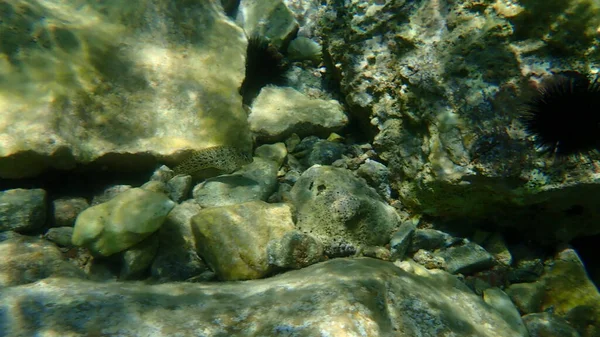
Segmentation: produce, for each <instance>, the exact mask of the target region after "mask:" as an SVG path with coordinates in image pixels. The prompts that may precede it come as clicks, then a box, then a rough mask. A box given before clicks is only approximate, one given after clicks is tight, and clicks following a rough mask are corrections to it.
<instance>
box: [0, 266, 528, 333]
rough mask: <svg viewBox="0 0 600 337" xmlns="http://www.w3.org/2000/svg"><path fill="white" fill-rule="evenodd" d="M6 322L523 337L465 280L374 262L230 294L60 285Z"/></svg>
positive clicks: (314, 270)
mask: <svg viewBox="0 0 600 337" xmlns="http://www.w3.org/2000/svg"><path fill="white" fill-rule="evenodd" d="M0 312H3V313H4V315H0V329H1V330H0V335H3V336H35V335H38V334H40V333H42V332H47V331H52V332H53V333H54V334H56V335H57V336H59V335H60V336H73V337H83V336H89V335H90V334H92V333H96V334H101V335H105V336H117V335H119V336H147V337H159V336H165V335H170V336H179V337H188V336H189V337H192V336H194V337H197V336H238V337H245V336H255V337H258V336H296V337H314V336H356V337H358V336H369V337H414V336H419V335H426V336H464V337H520V336H522V335H520V334H519V333H518V332H517V331H515V330H513V328H512V327H511V325H509V324H507V323H506V321H504V319H503V318H502V317H501V316H500V315H498V313H497V312H496V311H495V310H494V309H492V308H491V307H490V306H488V305H486V304H485V303H484V302H483V301H482V300H481V298H479V297H478V296H476V295H474V294H473V293H472V292H471V291H470V290H469V289H468V288H466V287H465V286H464V285H463V284H462V283H461V282H460V281H458V280H457V279H456V278H455V277H453V276H451V275H448V274H447V273H444V272H441V273H430V274H427V275H415V274H412V273H409V272H406V271H404V270H402V269H400V268H398V267H396V266H394V265H393V264H392V263H389V262H383V261H379V260H375V259H369V258H359V259H334V260H331V261H328V262H324V263H319V264H316V265H313V266H310V267H308V268H305V269H301V270H298V271H292V272H288V273H285V274H283V275H279V276H276V277H273V278H269V279H266V280H256V281H247V282H232V283H224V284H190V283H185V284H184V283H172V284H163V285H154V286H151V285H145V284H142V283H111V282H109V283H94V282H89V281H80V280H73V279H68V278H52V279H47V280H43V281H40V282H37V283H34V284H31V285H23V286H17V287H11V288H6V289H4V290H3V291H2V292H1V293H0ZM23 313H27V314H23Z"/></svg>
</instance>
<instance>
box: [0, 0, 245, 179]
mask: <svg viewBox="0 0 600 337" xmlns="http://www.w3.org/2000/svg"><path fill="white" fill-rule="evenodd" d="M0 6H1V7H0V12H2V13H9V14H10V15H6V16H4V15H3V19H2V21H0V36H3V37H9V38H2V39H1V41H0V178H21V177H27V176H33V175H36V174H38V173H40V172H42V171H43V170H45V169H46V168H49V167H52V168H59V169H69V168H72V167H74V166H75V165H76V164H79V163H83V164H88V163H93V164H96V165H97V166H99V167H103V166H105V167H106V168H109V169H110V168H119V169H125V168H127V169H148V168H151V167H153V166H155V164H156V161H157V160H158V159H167V160H168V159H179V158H175V157H174V156H175V152H176V151H178V150H181V149H182V148H192V149H202V148H206V147H209V146H213V145H223V144H225V145H231V146H236V147H241V148H243V149H246V148H249V146H250V144H251V142H250V137H249V131H248V128H247V125H246V114H245V112H244V111H243V109H242V100H241V96H240V95H239V93H238V88H239V86H240V84H241V82H242V80H243V76H244V57H245V49H246V41H245V37H244V33H243V31H242V29H240V28H239V27H237V26H236V25H235V24H233V23H232V22H231V21H230V20H229V19H228V18H227V17H226V16H225V15H224V14H223V13H222V11H221V8H220V5H219V4H218V1H216V0H205V1H197V2H193V3H192V2H186V1H172V2H165V1H158V0H148V1H144V0H134V1H127V2H120V3H111V5H110V6H108V5H106V4H105V3H104V2H98V1H89V0H74V1H29V0H26V1H8V2H3V3H2V4H0Z"/></svg>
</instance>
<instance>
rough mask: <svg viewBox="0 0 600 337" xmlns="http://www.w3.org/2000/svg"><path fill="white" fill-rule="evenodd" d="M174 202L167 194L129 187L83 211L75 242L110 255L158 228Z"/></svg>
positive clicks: (77, 225)
mask: <svg viewBox="0 0 600 337" xmlns="http://www.w3.org/2000/svg"><path fill="white" fill-rule="evenodd" d="M174 206H175V203H174V202H173V201H171V200H170V199H169V198H168V197H167V196H166V195H164V194H161V193H157V192H152V191H147V190H143V189H141V188H132V189H129V190H127V191H125V192H123V193H121V194H119V195H117V196H116V197H114V198H112V199H111V200H109V201H107V202H104V203H102V204H99V205H96V206H92V207H90V208H88V209H86V210H85V211H83V212H82V213H81V214H79V216H78V217H77V220H76V221H75V228H74V230H73V239H72V242H73V244H74V245H76V246H84V247H87V248H88V249H90V251H91V252H92V253H93V254H95V255H102V256H110V255H112V254H114V253H117V252H120V251H123V250H125V249H127V248H129V247H132V246H133V245H135V244H137V243H138V242H140V241H142V240H144V238H146V237H147V236H149V235H150V234H152V233H154V232H155V231H156V230H158V229H159V228H160V226H161V225H162V223H163V222H164V220H165V218H166V217H167V214H169V212H170V211H171V209H172V208H173V207H174Z"/></svg>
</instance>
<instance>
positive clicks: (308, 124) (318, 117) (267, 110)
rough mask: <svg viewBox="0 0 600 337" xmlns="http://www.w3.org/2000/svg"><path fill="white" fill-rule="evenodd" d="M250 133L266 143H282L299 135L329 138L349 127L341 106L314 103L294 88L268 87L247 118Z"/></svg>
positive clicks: (331, 101)
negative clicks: (292, 136)
mask: <svg viewBox="0 0 600 337" xmlns="http://www.w3.org/2000/svg"><path fill="white" fill-rule="evenodd" d="M248 123H249V124H250V129H251V131H252V132H253V133H254V134H255V135H256V136H257V138H258V139H260V140H264V141H281V140H284V139H285V138H287V137H289V136H291V135H292V134H294V133H296V134H298V135H299V136H300V137H305V136H308V135H315V134H316V135H320V136H322V137H323V138H325V137H327V136H328V135H329V134H330V133H331V132H335V131H339V130H340V129H341V128H343V127H344V126H346V124H348V117H347V116H346V114H344V111H343V109H342V106H341V104H340V103H339V102H338V101H334V100H323V99H311V98H309V97H308V96H305V95H304V94H302V93H300V92H299V91H297V90H295V89H292V88H278V87H273V86H271V87H265V88H263V89H262V90H261V91H260V94H259V95H258V97H257V98H256V100H255V101H254V103H253V104H252V112H251V113H250V116H248Z"/></svg>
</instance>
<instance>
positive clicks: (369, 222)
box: [291, 165, 400, 246]
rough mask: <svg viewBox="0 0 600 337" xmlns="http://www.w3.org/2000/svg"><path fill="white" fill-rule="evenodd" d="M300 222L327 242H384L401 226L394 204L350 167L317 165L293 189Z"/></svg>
mask: <svg viewBox="0 0 600 337" xmlns="http://www.w3.org/2000/svg"><path fill="white" fill-rule="evenodd" d="M291 197H292V201H293V203H294V206H295V207H296V209H297V215H298V221H297V226H298V228H299V229H300V230H301V231H304V232H306V233H311V234H313V235H315V236H316V237H318V238H319V239H321V240H322V241H323V243H324V244H325V245H331V244H333V243H334V242H336V241H338V242H339V241H345V242H348V243H351V244H353V245H355V246H383V245H385V244H387V243H389V240H390V238H391V235H392V233H393V232H394V230H396V229H398V227H399V226H400V218H399V216H398V215H397V214H396V212H395V210H394V208H392V207H391V206H389V205H387V204H386V203H385V202H384V201H383V200H382V198H381V197H380V196H379V195H378V194H377V192H375V190H373V189H372V188H370V187H369V186H368V185H367V184H366V183H365V182H364V181H363V180H360V179H358V178H356V177H355V176H353V175H352V173H351V172H350V171H348V170H345V169H341V168H335V167H330V166H319V165H315V166H313V167H311V168H309V169H308V170H306V171H305V172H304V173H303V174H302V176H300V178H299V179H298V181H297V182H296V184H295V185H294V187H293V188H292V190H291Z"/></svg>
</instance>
